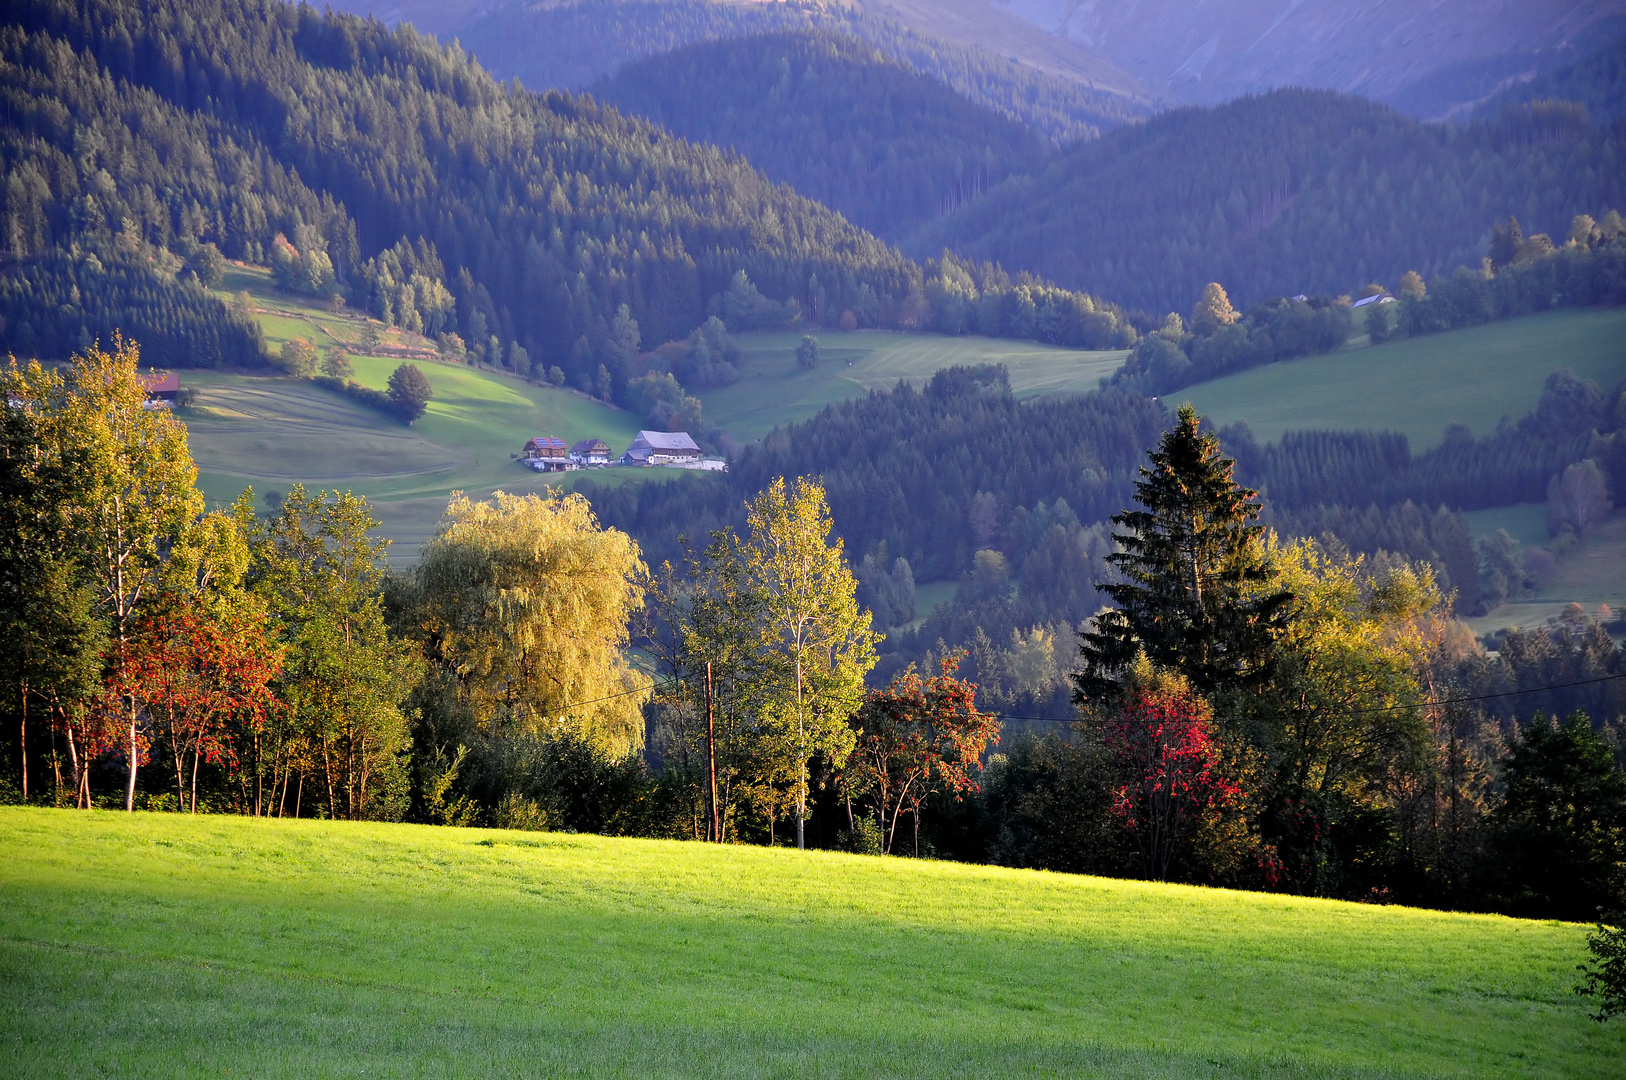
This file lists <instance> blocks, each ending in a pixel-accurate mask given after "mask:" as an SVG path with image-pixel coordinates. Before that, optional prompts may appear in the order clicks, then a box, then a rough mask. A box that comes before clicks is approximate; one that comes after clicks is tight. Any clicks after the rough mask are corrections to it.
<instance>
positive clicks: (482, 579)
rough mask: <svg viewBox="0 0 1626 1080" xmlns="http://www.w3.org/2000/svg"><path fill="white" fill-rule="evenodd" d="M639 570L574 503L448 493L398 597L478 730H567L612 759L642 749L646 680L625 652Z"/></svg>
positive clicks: (628, 552) (577, 499) (624, 544)
mask: <svg viewBox="0 0 1626 1080" xmlns="http://www.w3.org/2000/svg"><path fill="white" fill-rule="evenodd" d="M645 574H646V570H645V567H644V563H643V559H642V558H641V557H640V555H639V553H638V544H637V543H636V542H635V541H634V540H633V539H632V538H631V537H629V536H628V535H627V534H626V533H623V532H621V531H619V530H617V529H601V528H599V524H598V520H597V518H595V517H594V516H593V511H592V507H591V506H589V505H588V502H587V500H586V499H585V498H583V497H582V496H580V495H574V494H569V495H567V494H563V493H560V492H556V491H549V492H547V494H546V495H540V496H539V495H509V494H507V493H505V492H502V491H499V492H497V493H496V497H495V499H494V500H493V501H491V502H474V501H472V500H471V499H469V498H468V497H466V496H465V495H463V494H462V493H461V492H455V493H454V494H453V496H452V501H451V505H450V506H448V507H447V509H446V516H445V517H444V518H442V520H441V526H440V531H439V533H438V534H437V535H436V536H435V538H434V539H433V540H431V541H430V542H429V543H428V544H427V545H425V547H424V552H423V559H422V561H421V562H420V563H419V564H418V566H417V569H416V570H415V571H413V573H412V576H411V578H410V583H409V585H408V586H407V588H406V589H405V590H404V595H406V596H407V597H408V598H409V599H408V600H407V601H406V603H407V604H408V606H409V607H410V610H411V624H412V628H413V630H414V631H415V632H416V633H418V634H419V635H420V636H421V637H422V638H423V639H424V640H425V642H426V644H427V647H428V648H429V649H430V652H431V656H432V657H433V658H434V659H436V660H439V661H440V662H441V663H442V664H444V665H446V666H448V667H449V668H450V669H453V670H455V671H456V673H457V684H458V688H459V692H460V693H461V694H462V695H463V696H464V698H465V700H466V701H467V703H468V704H469V706H470V707H471V708H473V710H474V714H475V717H476V718H477V720H478V721H479V722H480V723H481V724H482V725H484V726H487V727H489V728H490V730H491V731H492V732H493V733H497V732H502V731H509V730H519V731H524V732H533V733H534V732H543V733H554V732H559V731H570V732H571V733H572V734H575V735H578V736H581V737H585V738H586V739H588V740H589V741H590V742H592V743H593V744H594V746H595V747H597V748H598V749H600V750H603V751H605V752H608V753H610V754H612V755H614V756H617V757H619V756H622V755H624V754H626V753H629V752H630V751H633V750H636V749H638V748H639V747H641V746H642V745H643V722H642V721H643V716H642V713H641V711H640V709H641V705H642V702H643V699H644V695H642V694H640V693H635V692H634V691H635V690H636V689H637V688H638V687H639V686H640V685H641V684H643V683H645V682H646V681H647V680H645V679H644V678H643V677H642V676H641V675H638V674H637V673H635V672H633V671H632V670H631V668H629V667H628V666H627V661H626V647H627V644H628V637H627V625H628V620H629V619H630V618H631V617H632V615H633V614H634V613H635V612H636V611H638V610H639V609H640V608H641V607H642V606H643V587H642V585H641V584H640V582H641V581H642V579H643V578H644V576H645ZM582 702H590V703H591V704H586V705H579V706H578V703H582Z"/></svg>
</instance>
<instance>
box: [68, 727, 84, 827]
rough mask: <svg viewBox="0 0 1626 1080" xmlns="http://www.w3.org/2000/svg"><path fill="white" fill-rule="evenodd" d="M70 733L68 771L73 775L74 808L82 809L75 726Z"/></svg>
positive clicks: (69, 730) (69, 729)
mask: <svg viewBox="0 0 1626 1080" xmlns="http://www.w3.org/2000/svg"><path fill="white" fill-rule="evenodd" d="M67 734H68V771H69V772H70V773H71V774H72V775H73V808H74V809H75V810H82V809H83V807H81V806H80V805H79V749H78V747H76V746H74V744H73V728H68V729H67Z"/></svg>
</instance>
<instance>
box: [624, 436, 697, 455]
mask: <svg viewBox="0 0 1626 1080" xmlns="http://www.w3.org/2000/svg"><path fill="white" fill-rule="evenodd" d="M638 443H643V444H644V445H645V446H648V447H649V448H650V449H651V450H692V451H694V452H695V453H697V454H698V453H700V447H699V446H697V445H696V444H695V441H694V440H693V439H691V438H689V433H688V432H687V431H640V432H639V433H638V438H637V439H635V440H633V445H635V446H636V445H637V444H638Z"/></svg>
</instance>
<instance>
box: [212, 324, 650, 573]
mask: <svg viewBox="0 0 1626 1080" xmlns="http://www.w3.org/2000/svg"><path fill="white" fill-rule="evenodd" d="M352 362H353V364H354V365H355V369H356V379H357V381H358V382H361V383H364V384H366V385H369V386H375V387H378V388H380V389H381V388H383V386H384V385H385V384H386V382H387V381H388V379H389V375H390V372H392V371H394V370H395V367H396V365H397V364H399V363H400V362H401V361H399V360H396V359H392V358H387V357H365V356H361V357H355V358H353V360H352ZM417 364H418V367H419V369H420V370H422V371H423V373H424V374H425V375H427V376H428V378H429V382H430V384H431V385H432V386H433V387H434V390H435V396H434V399H433V400H432V401H431V402H430V403H429V410H428V412H427V413H426V414H425V415H424V416H423V417H422V418H421V419H419V420H418V422H417V423H416V424H414V425H413V426H412V427H407V426H405V425H404V424H401V423H400V422H398V421H396V420H395V419H393V418H391V417H387V416H384V415H381V414H380V413H378V412H377V411H375V410H373V409H370V408H367V407H366V406H363V405H360V404H359V403H357V402H354V401H352V400H350V399H349V398H347V397H345V396H344V395H342V394H339V393H336V392H334V391H331V390H325V389H323V388H322V387H320V386H317V385H316V384H314V383H310V382H302V381H298V380H293V379H285V378H266V377H256V376H246V375H232V374H222V373H215V372H186V373H185V375H184V376H183V380H184V385H187V386H191V387H195V388H196V389H198V390H199V392H200V395H201V400H200V401H199V403H198V404H197V405H196V406H194V407H192V408H189V409H186V410H183V411H182V413H181V414H180V415H181V416H182V417H183V418H184V419H185V421H186V425H187V428H188V432H189V435H190V439H191V444H192V453H193V456H194V457H195V458H196V459H197V462H198V469H199V481H200V484H201V486H202V487H203V490H204V492H205V493H206V494H207V495H208V496H209V497H210V498H211V499H212V500H215V501H217V502H226V501H229V500H230V499H233V498H235V497H236V496H237V494H238V492H240V491H242V489H243V488H244V487H246V486H252V487H253V488H254V489H255V491H256V492H257V493H261V494H263V493H264V492H265V491H267V490H277V491H286V490H287V489H288V488H289V487H291V486H292V485H293V484H295V483H304V484H305V485H306V486H307V487H309V488H330V489H339V490H346V491H354V492H356V493H357V494H360V495H365V496H367V498H368V499H369V500H370V501H371V502H372V503H373V504H374V512H375V514H376V515H377V516H378V518H379V519H380V520H381V521H382V522H383V526H384V527H383V529H382V532H383V534H384V535H385V536H388V537H389V538H391V540H393V541H394V542H395V545H396V546H395V548H394V550H392V552H391V556H392V558H393V559H395V560H397V561H399V560H402V559H412V558H416V556H417V550H418V545H419V544H421V543H422V542H423V541H424V540H425V539H427V538H428V537H429V536H430V535H431V534H432V533H433V531H434V527H435V523H436V522H437V521H438V520H439V518H440V515H441V513H442V512H443V511H444V510H445V509H446V500H447V496H448V495H449V494H450V493H451V492H452V491H459V490H460V491H467V492H468V493H469V494H470V495H471V496H474V497H485V496H488V495H489V494H490V493H491V492H492V491H494V490H496V489H498V488H501V489H503V490H505V491H511V492H526V491H540V490H542V489H543V488H545V487H546V486H548V485H549V484H550V483H551V484H553V485H555V486H558V485H560V484H561V481H562V480H564V481H565V486H568V483H569V482H570V481H568V480H567V479H566V478H565V477H561V476H559V475H557V474H554V475H552V476H551V477H550V475H549V474H544V473H535V472H532V471H531V470H529V469H526V468H524V467H522V466H521V465H520V464H519V463H518V462H516V461H514V460H513V459H512V458H511V457H510V455H511V454H514V453H516V452H518V451H519V449H520V448H521V447H522V446H524V444H525V441H526V440H527V439H529V438H531V437H532V436H533V435H557V436H559V437H560V438H562V439H565V440H566V441H567V442H573V441H575V440H577V439H584V438H588V437H589V436H595V437H598V438H602V439H604V440H606V441H607V442H609V443H611V444H612V445H614V446H616V447H617V448H618V449H620V448H624V447H625V446H626V445H627V444H628V443H629V442H631V441H632V436H633V434H634V433H635V432H636V431H637V426H638V425H637V423H636V420H635V418H634V417H632V416H631V415H630V414H628V413H625V412H622V411H620V410H617V409H611V408H609V407H608V406H605V405H602V404H600V403H598V402H595V401H591V400H589V399H587V398H584V397H582V396H580V395H577V394H573V393H571V392H569V391H566V390H557V389H552V388H547V387H540V386H533V385H531V384H529V383H525V382H522V381H520V380H518V379H511V378H507V377H504V376H500V375H496V374H493V373H490V372H484V371H476V370H474V369H473V368H468V367H463V366H460V365H455V364H442V363H439V362H436V361H428V360H423V361H417ZM614 471H616V470H607V471H606V472H603V473H597V472H595V473H594V474H593V475H594V476H595V477H602V476H607V475H609V473H610V472H614ZM575 475H577V474H567V476H575Z"/></svg>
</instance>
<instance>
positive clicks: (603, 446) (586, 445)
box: [570, 439, 610, 454]
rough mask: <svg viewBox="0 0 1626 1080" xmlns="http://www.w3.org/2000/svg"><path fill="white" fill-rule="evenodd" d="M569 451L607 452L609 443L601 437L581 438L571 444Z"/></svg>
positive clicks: (576, 452)
mask: <svg viewBox="0 0 1626 1080" xmlns="http://www.w3.org/2000/svg"><path fill="white" fill-rule="evenodd" d="M570 452H571V453H572V454H592V453H603V454H608V453H609V452H610V444H609V443H607V442H605V441H604V440H603V439H583V440H582V441H581V442H579V443H577V444H576V445H575V446H572V447H571V448H570Z"/></svg>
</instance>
